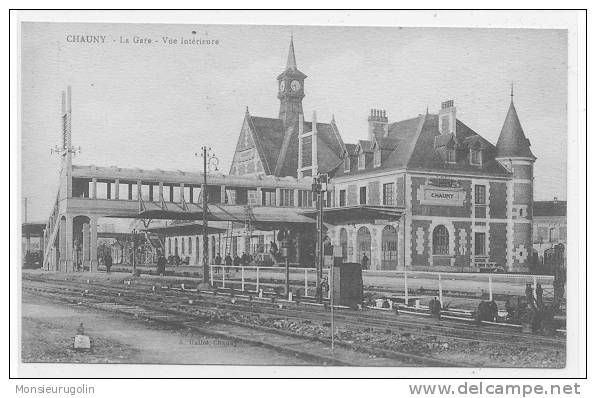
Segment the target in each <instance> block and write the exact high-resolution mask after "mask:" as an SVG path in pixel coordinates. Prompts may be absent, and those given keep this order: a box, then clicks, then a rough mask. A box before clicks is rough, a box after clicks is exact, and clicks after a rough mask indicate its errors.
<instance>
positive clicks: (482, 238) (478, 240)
mask: <svg viewBox="0 0 596 398" xmlns="http://www.w3.org/2000/svg"><path fill="white" fill-rule="evenodd" d="M474 254H475V255H476V256H484V255H485V254H486V234H485V233H484V232H476V233H475V234H474Z"/></svg>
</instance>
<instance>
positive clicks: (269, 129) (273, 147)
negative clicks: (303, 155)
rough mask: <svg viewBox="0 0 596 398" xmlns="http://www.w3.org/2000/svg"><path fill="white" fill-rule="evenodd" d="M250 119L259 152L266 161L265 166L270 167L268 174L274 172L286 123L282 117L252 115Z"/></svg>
mask: <svg viewBox="0 0 596 398" xmlns="http://www.w3.org/2000/svg"><path fill="white" fill-rule="evenodd" d="M249 118H250V119H249V120H250V124H251V129H252V130H253V134H254V136H255V139H256V140H257V143H256V145H257V149H259V148H260V150H259V154H260V155H261V158H262V159H263V160H264V162H266V163H267V164H266V165H265V168H266V169H267V168H268V171H269V172H268V174H270V173H273V170H274V169H275V165H276V163H277V158H278V156H279V151H280V149H281V145H282V142H283V138H284V125H283V122H282V121H281V120H280V119H273V118H268V117H258V116H250V115H249Z"/></svg>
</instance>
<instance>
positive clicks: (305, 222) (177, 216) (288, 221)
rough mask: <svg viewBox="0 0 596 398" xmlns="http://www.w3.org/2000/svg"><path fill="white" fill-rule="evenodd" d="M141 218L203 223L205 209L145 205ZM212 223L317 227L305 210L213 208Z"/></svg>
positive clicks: (210, 210)
mask: <svg viewBox="0 0 596 398" xmlns="http://www.w3.org/2000/svg"><path fill="white" fill-rule="evenodd" d="M140 210H141V211H139V214H138V216H137V218H145V219H163V220H188V221H191V220H202V219H203V209H202V208H201V206H199V205H197V204H195V203H188V204H172V203H167V204H166V206H164V207H161V206H160V204H159V203H152V202H150V203H146V204H143V205H142V208H141V209H140ZM207 220H208V221H230V222H237V223H243V224H244V223H246V222H247V221H248V220H250V223H251V225H252V227H253V228H254V229H260V230H273V229H279V228H283V227H286V228H292V227H294V228H295V227H299V226H314V223H315V220H313V219H312V218H311V217H308V216H306V215H304V214H303V212H302V209H298V208H291V207H269V206H254V207H252V206H250V207H249V206H246V205H224V204H216V203H213V204H209V206H208V212H207Z"/></svg>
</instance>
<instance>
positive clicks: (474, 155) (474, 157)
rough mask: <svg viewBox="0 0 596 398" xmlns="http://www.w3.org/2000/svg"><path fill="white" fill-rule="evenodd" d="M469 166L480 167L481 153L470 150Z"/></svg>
mask: <svg viewBox="0 0 596 398" xmlns="http://www.w3.org/2000/svg"><path fill="white" fill-rule="evenodd" d="M470 164H473V165H476V166H480V165H482V151H479V150H477V149H471V150H470Z"/></svg>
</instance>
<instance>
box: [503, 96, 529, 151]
mask: <svg viewBox="0 0 596 398" xmlns="http://www.w3.org/2000/svg"><path fill="white" fill-rule="evenodd" d="M496 156H497V157H504V158H514V157H524V158H532V159H536V157H535V156H534V154H533V153H532V151H531V150H530V140H528V139H527V138H526V135H525V134H524V130H523V129H522V126H521V123H520V121H519V117H518V116H517V111H516V110H515V105H513V100H512V101H511V104H510V105H509V111H508V112H507V117H506V118H505V122H504V123H503V128H502V129H501V134H500V135H499V140H498V141H497V154H496Z"/></svg>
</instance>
